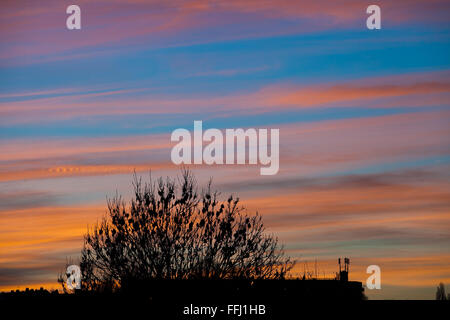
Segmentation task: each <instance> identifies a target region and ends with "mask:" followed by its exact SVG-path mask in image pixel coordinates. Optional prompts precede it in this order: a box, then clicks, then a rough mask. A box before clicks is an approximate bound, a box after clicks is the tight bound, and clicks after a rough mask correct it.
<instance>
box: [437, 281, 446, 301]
mask: <svg viewBox="0 0 450 320" xmlns="http://www.w3.org/2000/svg"><path fill="white" fill-rule="evenodd" d="M436 300H447V296H446V295H445V286H444V284H443V283H442V282H441V283H439V285H438V287H437V290H436Z"/></svg>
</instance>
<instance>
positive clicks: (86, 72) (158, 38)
mask: <svg viewBox="0 0 450 320" xmlns="http://www.w3.org/2000/svg"><path fill="white" fill-rule="evenodd" d="M373 3H376V4H378V5H379V6H380V7H381V18H382V22H381V23H382V29H381V30H368V29H367V27H366V19H367V17H368V15H367V14H366V8H367V6H368V5H370V4H373ZM70 4H77V5H79V6H80V8H81V20H82V29H81V30H68V29H67V28H66V18H67V17H68V15H67V14H66V8H67V6H68V5H70ZM449 17H450V2H449V1H446V0H409V1H407V0H396V1H361V0H343V1H318V0H308V1H292V0H277V1H275V0H210V1H202V0H197V1H184V0H170V1H169V0H166V1H163V0H128V1H126V0H123V1H118V0H97V1H95V2H94V1H87V0H76V1H61V0H54V1H53V0H46V1H22V0H13V1H10V0H5V1H2V2H1V3H0V291H4V290H10V289H17V288H19V289H23V288H25V287H30V288H34V287H37V288H39V287H40V286H44V287H46V288H59V285H58V284H57V282H56V278H57V276H58V273H59V272H61V271H62V270H63V268H64V266H65V263H66V260H67V259H69V258H72V259H73V260H75V261H76V260H77V258H78V257H79V253H80V249H81V247H82V242H83V240H82V237H83V234H84V233H85V232H86V229H87V226H88V225H90V226H92V225H93V224H95V223H96V222H97V221H98V220H99V219H101V217H102V216H103V215H104V214H105V212H106V197H107V196H113V195H114V194H115V193H116V191H117V192H119V193H121V194H123V195H124V196H125V198H129V197H130V190H131V179H132V172H133V170H136V172H137V173H138V174H140V175H142V176H143V177H145V178H147V177H148V174H149V171H150V170H151V171H152V176H156V177H157V176H171V177H174V176H175V175H176V174H178V173H179V170H180V168H179V167H178V166H176V165H174V164H173V163H172V162H171V159H170V152H171V148H172V147H173V146H174V145H175V143H172V142H171V141H170V136H171V133H172V131H173V130H174V129H177V128H186V129H188V130H190V131H192V130H193V122H194V120H202V121H203V127H204V129H207V128H218V129H226V128H239V127H242V128H278V129H280V144H279V146H280V170H279V173H278V174H277V175H273V176H261V175H260V166H259V165H256V166H255V165H222V166H220V165H216V166H208V165H192V166H189V168H190V169H192V170H193V172H194V174H195V175H196V176H197V179H198V180H199V182H200V183H204V182H206V181H207V180H208V179H209V178H210V177H213V182H214V186H215V187H216V188H217V189H218V190H220V191H221V192H222V194H223V195H224V197H225V196H226V195H227V194H229V193H233V194H236V195H239V197H240V198H241V200H242V203H243V205H245V206H246V207H247V209H248V210H249V211H250V212H255V211H258V212H259V213H261V214H262V215H263V218H264V221H265V225H266V226H267V230H268V232H270V233H274V234H275V235H276V236H278V237H279V239H280V241H281V242H283V243H284V244H285V248H286V253H287V254H288V255H291V256H293V257H295V258H296V259H297V260H298V264H297V266H296V269H295V270H294V274H301V273H303V270H304V268H305V267H308V268H310V269H312V267H313V264H314V260H315V259H317V261H318V265H319V270H320V276H323V275H325V276H327V277H331V276H332V275H333V274H334V273H335V272H336V271H337V268H338V267H337V258H338V257H349V258H350V259H351V266H350V279H351V280H357V281H362V282H363V283H364V284H365V281H366V278H367V277H368V274H366V268H367V266H369V265H379V266H380V267H381V275H382V280H381V281H382V282H381V285H382V289H381V290H378V291H377V290H366V294H367V295H368V296H369V297H370V298H374V299H414V298H420V299H434V294H435V291H436V286H437V285H438V283H439V282H444V283H446V285H447V286H448V285H449V284H450V170H449V169H450V20H449ZM447 288H448V287H447Z"/></svg>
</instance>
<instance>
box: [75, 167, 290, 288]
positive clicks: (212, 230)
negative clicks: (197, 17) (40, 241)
mask: <svg viewBox="0 0 450 320" xmlns="http://www.w3.org/2000/svg"><path fill="white" fill-rule="evenodd" d="M133 188H134V196H133V199H132V200H131V202H129V203H128V204H127V203H126V202H125V201H124V200H123V199H122V197H121V196H119V195H116V196H115V197H114V198H112V199H108V215H107V216H105V217H104V218H103V220H102V221H101V222H100V223H98V224H97V225H96V226H95V227H94V228H92V229H90V230H88V232H87V234H86V235H85V239H84V247H83V250H82V252H81V263H80V268H81V271H82V290H87V291H110V290H116V289H119V288H125V287H126V286H127V285H129V284H131V283H144V282H145V281H147V280H155V279H251V280H253V279H283V278H285V276H286V274H287V273H288V272H289V270H290V269H291V268H292V267H293V265H294V264H295V262H294V261H292V260H291V259H290V258H289V257H287V258H285V257H284V251H283V248H282V247H280V246H279V245H278V239H277V238H275V237H273V236H272V235H268V234H266V233H265V230H264V226H263V223H262V219H261V216H260V215H258V213H256V214H255V215H248V214H247V213H246V211H245V210H244V209H243V208H242V207H241V206H240V205H239V198H234V197H233V196H230V197H229V198H228V199H227V200H224V201H223V200H219V193H218V192H216V191H212V190H211V182H209V183H208V184H207V186H206V188H205V189H204V190H203V191H202V192H199V191H198V187H197V183H196V180H195V178H194V177H193V176H192V174H191V173H190V172H189V171H187V170H185V171H183V172H182V176H181V177H179V178H177V179H175V180H171V179H169V178H167V179H166V180H163V179H162V178H160V179H158V180H157V181H156V183H155V182H153V181H152V180H151V179H150V182H149V183H143V182H142V179H141V178H138V177H137V176H136V174H135V175H134V181H133Z"/></svg>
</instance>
